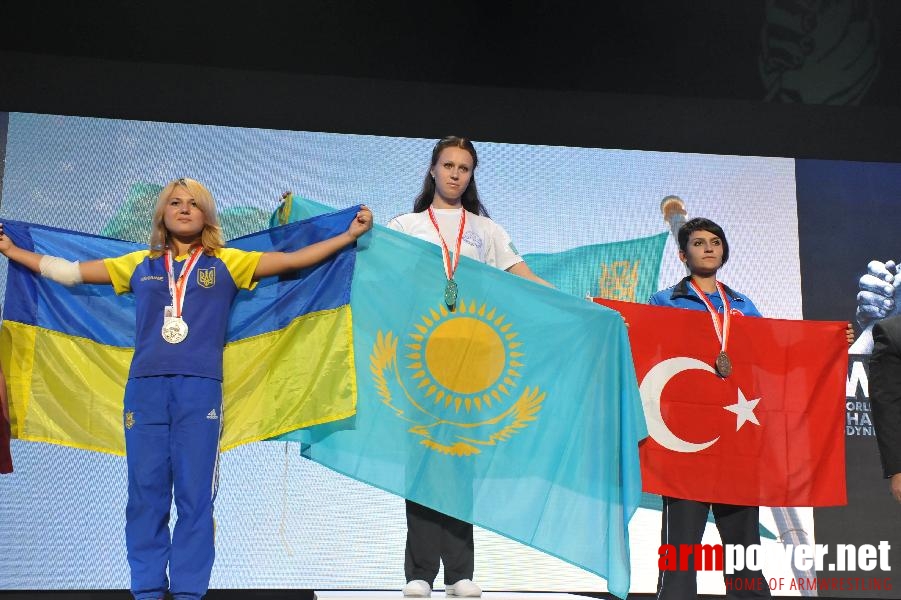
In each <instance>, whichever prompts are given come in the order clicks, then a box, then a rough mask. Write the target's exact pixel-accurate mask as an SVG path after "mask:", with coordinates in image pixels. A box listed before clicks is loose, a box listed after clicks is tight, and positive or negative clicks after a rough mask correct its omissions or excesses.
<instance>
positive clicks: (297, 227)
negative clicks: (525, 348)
mask: <svg viewBox="0 0 901 600" xmlns="http://www.w3.org/2000/svg"><path fill="white" fill-rule="evenodd" d="M356 210H357V209H356V208H352V209H348V210H344V211H340V212H336V213H333V214H330V215H324V216H320V217H316V218H313V219H310V220H307V221H304V222H302V223H297V224H292V225H289V226H286V227H280V228H276V229H272V230H267V231H263V232H260V233H257V234H253V235H250V236H245V237H243V238H239V239H237V240H233V241H232V242H230V244H229V245H230V246H233V247H236V248H241V249H244V250H291V249H294V248H298V247H301V246H305V245H307V244H310V243H312V242H315V241H318V240H321V239H325V238H328V237H331V236H334V235H337V234H338V233H341V232H343V231H345V230H346V229H347V224H348V223H349V222H350V220H351V219H353V217H354V215H355V214H356ZM4 231H5V233H6V234H8V235H9V236H10V237H11V238H12V239H13V241H15V243H16V244H17V245H19V246H20V247H23V248H28V249H32V250H34V251H36V252H39V253H41V254H51V255H54V256H62V257H64V258H67V259H79V260H90V259H94V258H101V257H106V256H118V255H121V254H125V253H127V252H132V251H134V250H139V249H142V248H146V245H141V244H135V243H132V242H123V241H121V240H113V239H109V238H102V237H98V236H91V235H85V234H80V233H76V232H72V231H65V230H60V229H53V228H49V227H43V226H39V225H31V224H27V223H16V222H10V221H6V222H4ZM355 255H356V250H355V248H352V247H349V248H346V249H345V250H343V251H342V252H340V253H338V254H336V255H335V256H334V257H332V258H331V259H329V260H327V261H324V262H322V263H320V264H318V265H316V266H314V267H311V268H309V269H305V270H303V271H299V272H297V273H294V274H291V275H288V276H283V277H280V278H275V277H272V278H268V279H264V280H262V281H261V282H260V283H259V285H258V286H257V288H256V289H255V290H253V291H242V292H240V293H239V294H238V296H237V298H236V299H235V302H234V304H233V306H232V311H231V315H230V319H229V328H228V333H227V338H226V346H225V353H224V365H223V369H224V381H223V396H224V414H225V415H226V417H225V419H224V428H223V434H222V441H221V446H222V448H223V450H227V449H229V448H232V447H234V446H237V445H239V444H243V443H247V442H251V441H255V440H260V439H265V438H269V437H272V436H273V435H279V434H281V433H285V432H287V431H292V430H295V429H297V428H298V427H304V426H309V425H313V424H317V423H323V422H327V421H330V420H335V419H342V418H346V417H348V416H350V415H352V414H353V412H354V409H355V402H356V382H355V376H356V373H355V370H354V368H353V352H352V319H351V309H350V304H349V302H350V284H351V277H352V275H353V268H354V259H355ZM4 317H5V320H4V322H3V328H2V332H0V362H2V366H3V370H4V372H5V373H6V376H7V381H8V383H9V390H10V420H11V425H12V434H13V437H15V438H18V439H22V440H31V441H40V442H49V443H55V444H62V445H66V446H72V447H76V448H83V449H87V450H96V451H100V452H109V453H113V454H123V453H124V451H125V445H124V436H123V428H122V419H123V415H122V397H123V393H124V388H125V381H126V378H127V376H128V367H129V364H130V361H131V356H132V354H133V347H132V346H133V343H134V328H135V315H134V298H133V297H132V296H131V295H130V294H127V295H124V296H116V295H115V294H114V293H113V290H112V287H111V286H108V285H80V286H75V287H72V288H65V287H63V286H60V285H58V284H56V283H53V282H51V281H49V280H46V279H43V278H41V277H39V276H36V275H35V274H34V273H32V272H31V271H30V270H28V269H26V268H24V267H22V266H20V265H18V264H15V263H12V264H11V265H10V268H9V277H8V280H7V288H6V311H5V315H4Z"/></svg>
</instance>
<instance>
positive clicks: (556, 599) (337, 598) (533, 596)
mask: <svg viewBox="0 0 901 600" xmlns="http://www.w3.org/2000/svg"><path fill="white" fill-rule="evenodd" d="M403 597H404V595H403V594H402V593H401V592H399V591H397V592H371V591H370V592H367V591H337V592H335V591H331V592H314V598H316V600H389V599H390V600H400V599H402V598H403ZM431 597H432V598H433V599H434V598H446V597H447V596H445V594H444V590H435V591H433V592H432V596H431ZM451 597H452V598H453V596H451ZM482 598H484V599H485V600H588V599H589V598H590V596H576V595H574V594H560V593H554V592H545V593H542V592H483V593H482Z"/></svg>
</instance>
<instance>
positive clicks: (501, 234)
mask: <svg viewBox="0 0 901 600" xmlns="http://www.w3.org/2000/svg"><path fill="white" fill-rule="evenodd" d="M462 211H463V209H462V208H433V209H432V212H433V213H434V215H435V219H436V220H437V221H438V228H439V229H440V230H441V237H442V238H444V243H445V244H447V248H448V250H450V251H451V254H453V252H454V250H455V249H456V247H457V234H458V232H459V231H460V213H461V212H462ZM388 227H390V228H391V229H394V230H397V231H402V232H404V233H406V234H407V235H412V236H413V237H416V238H419V239H421V240H425V241H427V242H432V243H433V244H436V245H438V246H440V245H441V240H439V239H438V232H437V231H435V226H434V225H433V224H432V220H431V219H430V218H429V211H427V210H424V211H422V212H420V213H407V214H405V215H400V216H399V217H395V218H393V219H391V221H390V222H389V223H388ZM460 254H462V255H463V256H467V257H469V258H472V259H474V260H477V261H479V262H483V263H485V264H486V265H491V266H492V267H497V268H498V269H502V270H504V271H506V270H507V269H509V268H510V267H512V266H513V265H515V264H517V263H521V262H522V260H523V259H522V257H521V256H519V253H518V252H517V251H516V248H514V247H513V242H512V241H510V236H509V235H507V232H506V231H504V228H503V227H501V226H500V225H498V224H497V223H495V222H494V221H492V220H491V219H489V218H488V217H482V216H480V215H474V214H472V213H471V212H467V213H466V227H465V228H464V229H463V242H462V243H461V244H460Z"/></svg>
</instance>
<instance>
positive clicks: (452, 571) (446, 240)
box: [388, 136, 550, 598]
mask: <svg viewBox="0 0 901 600" xmlns="http://www.w3.org/2000/svg"><path fill="white" fill-rule="evenodd" d="M478 162H479V159H478V156H477V155H476V149H475V148H474V147H473V145H472V142H471V141H469V140H468V139H466V138H460V137H456V136H448V137H446V138H444V139H441V140H439V141H438V143H437V144H435V148H434V149H433V150H432V162H431V164H430V165H429V170H428V173H426V176H425V181H424V182H423V185H422V191H421V192H420V193H419V195H418V196H417V197H416V200H415V202H414V203H413V212H411V213H407V214H405V215H401V216H399V217H396V218H394V219H392V220H391V222H389V223H388V227H390V228H392V229H396V230H398V231H402V232H404V233H406V234H409V235H412V236H414V237H417V238H420V239H423V240H426V241H429V242H432V243H433V244H436V245H438V246H441V247H442V248H443V254H444V258H445V260H444V264H445V270H446V275H447V278H448V287H447V288H446V289H445V301H446V302H447V303H448V304H449V305H453V304H455V302H456V285H455V284H454V282H453V275H454V271H455V270H456V264H457V262H458V259H457V256H458V255H461V256H468V257H469V258H472V259H475V260H478V261H480V262H483V263H485V264H488V265H491V266H493V267H497V268H499V269H503V270H504V271H508V272H510V273H513V274H514V275H519V276H521V277H525V278H526V279H531V280H533V281H536V282H538V283H542V284H544V285H550V284H549V283H547V282H546V281H544V280H543V279H541V278H540V277H538V276H537V275H535V273H533V272H532V270H531V269H529V267H528V265H526V263H525V261H524V260H523V259H522V257H521V256H519V253H518V252H517V251H516V248H515V247H514V246H513V243H512V242H511V241H510V236H509V235H507V232H506V231H504V228H503V227H501V226H500V225H498V224H497V223H495V222H494V221H492V220H491V219H490V218H489V217H488V211H486V210H485V207H484V206H483V205H482V202H481V200H479V193H478V190H477V189H476V181H475V168H476V165H478ZM441 561H443V562H444V583H445V588H446V593H447V596H449V597H450V596H457V597H478V596H481V595H482V590H481V589H480V588H479V586H478V585H476V584H475V583H473V581H472V575H473V569H474V563H475V560H474V551H473V539H472V524H470V523H467V522H465V521H460V520H459V519H456V518H454V517H451V516H448V515H445V514H443V513H440V512H437V511H435V510H432V509H430V508H427V507H425V506H422V505H421V504H417V503H415V502H412V501H410V500H407V548H406V557H405V560H404V571H405V574H406V577H407V584H406V585H405V586H404V596H407V597H414V598H424V597H428V596H430V595H431V592H432V585H433V583H434V581H435V577H436V576H437V575H438V567H439V564H440V562H441Z"/></svg>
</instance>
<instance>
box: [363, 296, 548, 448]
mask: <svg viewBox="0 0 901 600" xmlns="http://www.w3.org/2000/svg"><path fill="white" fill-rule="evenodd" d="M518 335H519V334H518V333H517V332H516V329H515V327H514V326H513V324H512V323H511V322H509V321H508V320H507V318H506V316H505V315H502V314H498V312H497V310H496V309H494V308H488V306H487V305H486V304H484V303H482V304H481V305H479V303H478V302H466V301H464V300H462V299H461V300H460V301H459V303H458V307H457V310H455V311H454V312H450V311H448V310H447V307H445V306H444V305H439V306H438V308H433V309H430V310H429V311H428V314H425V315H422V317H421V321H420V322H417V323H414V325H413V331H411V332H409V334H408V340H407V343H405V344H404V346H403V350H402V352H403V353H404V354H403V356H402V359H403V360H402V366H399V365H398V357H397V350H398V343H399V341H400V340H399V339H398V337H397V336H395V335H394V333H393V332H391V331H389V332H387V333H385V334H383V333H382V332H381V331H379V332H378V335H377V337H376V342H375V345H374V347H373V352H372V355H371V356H370V368H371V371H372V374H373V378H374V381H375V384H376V389H377V390H378V393H379V396H380V397H381V399H382V402H383V403H385V404H386V405H388V406H389V407H391V408H392V409H393V410H394V411H395V413H396V414H397V416H398V417H399V418H401V419H403V420H405V421H408V422H410V423H412V427H411V428H410V429H409V430H408V431H409V432H410V433H413V434H415V435H419V436H422V438H423V439H422V440H421V441H420V443H421V444H423V445H425V446H427V447H429V448H431V449H433V450H436V451H438V452H442V453H445V454H451V455H456V456H467V455H471V454H478V453H479V452H481V450H480V449H479V446H485V445H491V446H493V445H495V444H496V443H497V442H500V441H506V440H508V439H509V438H510V436H512V435H513V434H514V433H516V432H518V431H520V430H521V429H524V428H526V427H528V423H529V422H531V421H535V420H536V419H537V416H536V415H537V414H538V412H539V411H540V410H541V405H542V402H544V399H545V393H544V392H541V391H540V390H539V389H538V387H534V386H533V387H529V386H522V387H521V383H522V382H521V381H520V380H521V378H522V372H523V370H524V369H525V368H526V362H525V361H526V355H525V351H524V348H523V343H522V342H520V341H518V340H517V337H518ZM391 375H393V377H390V376H391ZM513 399H515V401H514V402H513V404H512V405H511V404H510V401H511V400H513Z"/></svg>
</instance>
